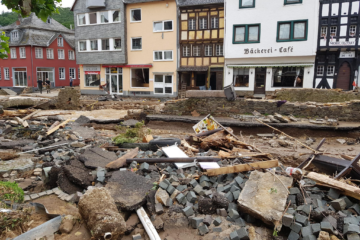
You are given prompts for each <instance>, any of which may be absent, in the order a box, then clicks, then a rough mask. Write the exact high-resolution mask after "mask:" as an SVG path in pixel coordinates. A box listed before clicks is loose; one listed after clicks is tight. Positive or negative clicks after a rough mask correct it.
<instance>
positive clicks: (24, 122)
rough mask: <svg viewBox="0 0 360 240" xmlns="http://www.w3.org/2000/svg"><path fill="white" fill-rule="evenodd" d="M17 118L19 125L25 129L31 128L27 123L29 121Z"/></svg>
mask: <svg viewBox="0 0 360 240" xmlns="http://www.w3.org/2000/svg"><path fill="white" fill-rule="evenodd" d="M15 118H16V120H17V122H18V123H19V124H21V125H23V127H24V128H27V127H29V124H28V123H27V121H24V120H22V119H21V118H19V117H15Z"/></svg>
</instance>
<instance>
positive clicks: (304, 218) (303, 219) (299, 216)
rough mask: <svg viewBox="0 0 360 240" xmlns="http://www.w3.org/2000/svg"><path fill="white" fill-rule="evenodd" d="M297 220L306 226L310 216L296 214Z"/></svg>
mask: <svg viewBox="0 0 360 240" xmlns="http://www.w3.org/2000/svg"><path fill="white" fill-rule="evenodd" d="M295 221H296V222H298V223H300V224H301V225H303V226H306V225H307V223H308V218H307V217H306V216H304V215H301V214H298V213H297V214H295Z"/></svg>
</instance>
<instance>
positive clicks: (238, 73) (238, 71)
mask: <svg viewBox="0 0 360 240" xmlns="http://www.w3.org/2000/svg"><path fill="white" fill-rule="evenodd" d="M249 70H250V69H249V68H234V71H233V79H234V80H233V81H234V87H249Z"/></svg>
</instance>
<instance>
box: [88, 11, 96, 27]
mask: <svg viewBox="0 0 360 240" xmlns="http://www.w3.org/2000/svg"><path fill="white" fill-rule="evenodd" d="M89 20H90V24H97V13H96V12H94V13H89Z"/></svg>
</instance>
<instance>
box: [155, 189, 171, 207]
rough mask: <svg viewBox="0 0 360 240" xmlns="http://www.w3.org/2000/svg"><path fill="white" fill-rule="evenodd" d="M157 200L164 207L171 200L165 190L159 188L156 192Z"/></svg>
mask: <svg viewBox="0 0 360 240" xmlns="http://www.w3.org/2000/svg"><path fill="white" fill-rule="evenodd" d="M155 199H156V201H158V202H159V203H161V204H163V205H166V201H167V200H168V199H169V194H168V193H167V192H166V191H165V190H163V189H162V188H159V189H158V190H157V191H156V194H155Z"/></svg>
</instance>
